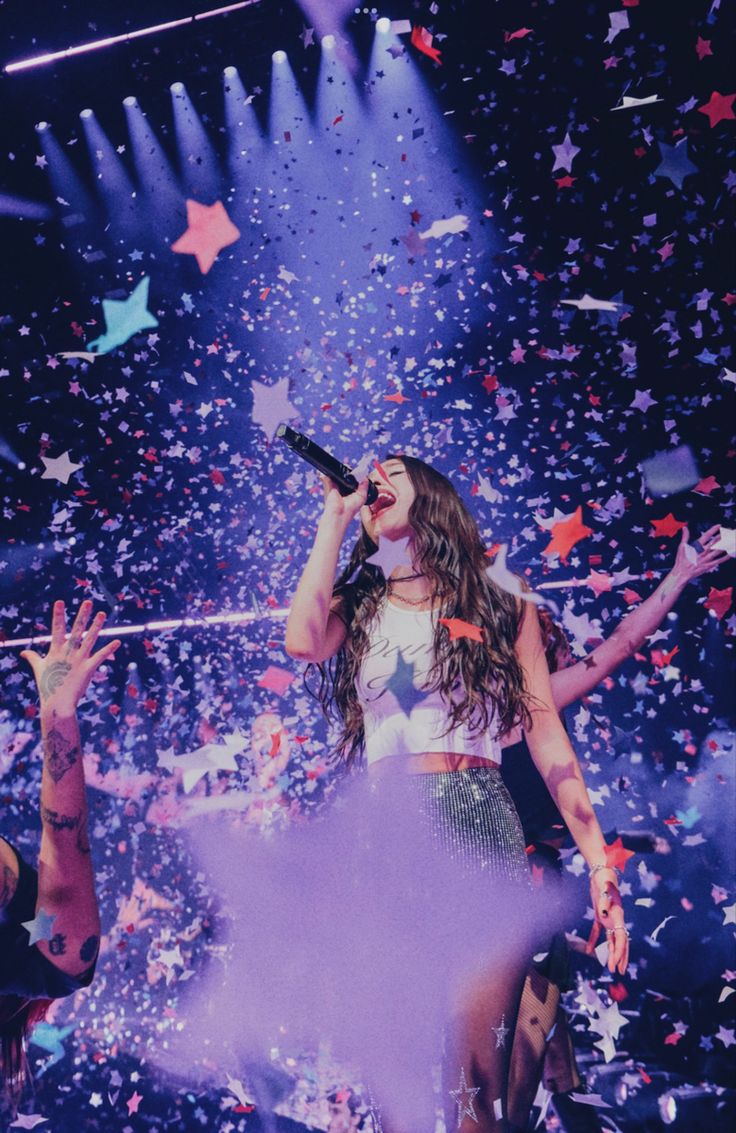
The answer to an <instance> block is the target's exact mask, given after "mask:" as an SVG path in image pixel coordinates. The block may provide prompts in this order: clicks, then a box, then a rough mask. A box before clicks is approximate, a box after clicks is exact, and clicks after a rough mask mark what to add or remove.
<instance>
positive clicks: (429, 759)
mask: <svg viewBox="0 0 736 1133" xmlns="http://www.w3.org/2000/svg"><path fill="white" fill-rule="evenodd" d="M469 767H493V768H495V769H496V770H497V771H500V769H501V765H500V763H494V762H493V761H492V760H490V759H484V758H483V756H481V755H460V754H458V753H457V752H453V751H421V752H417V753H415V754H413V755H387V756H384V758H383V759H379V760H377V761H376V763H371V764H370V766H369V767H368V771H369V772H370V773H371V774H384V773H389V772H403V773H404V774H408V775H421V774H427V773H432V772H434V773H437V772H440V771H465V770H466V769H467V768H469Z"/></svg>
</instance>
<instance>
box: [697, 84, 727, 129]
mask: <svg viewBox="0 0 736 1133" xmlns="http://www.w3.org/2000/svg"><path fill="white" fill-rule="evenodd" d="M735 99H736V93H734V94H721V93H720V91H717V90H714V91H713V93H712V94H711V96H710V98H709V99H708V101H707V102H706V103H704V104H703V106H699V107H698V110H699V111H700V113H701V114H705V115H707V117H708V121H709V122H710V126H711V129H713V127H714V126H717V125H718V123H719V122H728V121H731V119H733V118H736V114H734V110H733V104H734V100H735Z"/></svg>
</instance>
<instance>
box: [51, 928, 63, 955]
mask: <svg viewBox="0 0 736 1133" xmlns="http://www.w3.org/2000/svg"><path fill="white" fill-rule="evenodd" d="M49 952H50V953H51V955H52V956H63V955H64V953H65V952H66V937H65V936H64V935H62V933H60V932H57V933H55V934H54V935H53V936H52V937H51V940H50V941H49Z"/></svg>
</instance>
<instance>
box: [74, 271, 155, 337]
mask: <svg viewBox="0 0 736 1133" xmlns="http://www.w3.org/2000/svg"><path fill="white" fill-rule="evenodd" d="M149 283H150V278H149V277H148V276H147V275H144V277H143V279H142V280H141V281H140V283H139V284H138V285H137V287H136V288H135V289H134V290H133V291H131V293H130V295H129V296H128V298H127V299H103V300H102V310H103V313H104V316H105V327H106V329H105V333H104V334H102V335H100V337H99V338H95V339H93V341H92V342H88V343H87V348H88V350H90V351H92V350H94V351H96V353H97V354H108V353H109V352H110V351H111V350H114V349H115V347H116V346H122V345H123V344H124V343H126V342H127V341H128V339H129V338H132V337H133V335H134V334H138V333H139V332H140V331H142V330H148V328H149V327H157V326H158V319H157V318H156V316H155V315H152V314H151V312H150V311H149V310H148V309H147V308H148V286H149Z"/></svg>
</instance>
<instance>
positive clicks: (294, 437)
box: [276, 425, 378, 505]
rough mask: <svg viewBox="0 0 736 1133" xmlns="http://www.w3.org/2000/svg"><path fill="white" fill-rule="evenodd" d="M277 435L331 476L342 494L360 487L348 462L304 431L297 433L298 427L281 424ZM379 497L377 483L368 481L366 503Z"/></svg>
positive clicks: (349, 492)
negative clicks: (342, 461)
mask: <svg viewBox="0 0 736 1133" xmlns="http://www.w3.org/2000/svg"><path fill="white" fill-rule="evenodd" d="M276 436H277V437H281V440H282V441H286V443H287V445H288V446H289V448H290V449H292V450H293V452H295V453H296V454H297V456H301V457H302V459H303V460H306V461H308V463H309V464H311V465H312V467H313V468H316V469H317V471H318V472H323V473H324V474H325V476H329V478H330V480H332V481H333V483H334V484H335V487H336V488H337V490H338V492H339V493H340V495H341V496H349V495H351V493H353V492H354V491H355V490H356V488H357V487H358V481H357V480H356V479H355V477H354V476H353V474H352V472H351V471H350V469H349V468H348V466H347V464H341V463H340V461H339V460H335V457H334V456H331V455H330V453H329V452H325V450H324V449H323V448H320V447H319V445H317V444H315V443H314V441H312V440H310V438H309V437H305V435H304V433H297V431H296V429H291V428H290V427H289V426H288V425H279V427H278V429H277V430H276ZM377 498H378V490H377V488H376V486H375V484H372V483H371V482H370V480H369V481H368V495H367V496H366V501H365V502H366V503H367V504H369V505H370V504H372V503H373V501H374V500H375V499H377Z"/></svg>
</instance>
